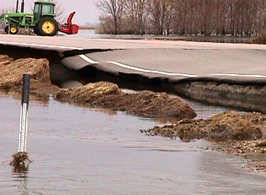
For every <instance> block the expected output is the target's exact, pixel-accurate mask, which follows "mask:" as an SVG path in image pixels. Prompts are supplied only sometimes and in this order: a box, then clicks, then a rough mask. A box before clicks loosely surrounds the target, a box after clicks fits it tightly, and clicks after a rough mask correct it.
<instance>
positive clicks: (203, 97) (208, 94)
mask: <svg viewBox="0 0 266 195" xmlns="http://www.w3.org/2000/svg"><path fill="white" fill-rule="evenodd" d="M175 90H176V91H177V92H178V93H179V94H182V95H184V96H186V97H189V98H191V99H194V100H197V101H204V102H207V103H210V104H213V105H222V106H229V107H234V108H241V109H244V110H248V111H257V112H262V113H266V98H265V96H266V85H265V84H264V85H263V84H253V85H251V84H245V85H240V84H230V83H221V82H219V83H218V82H208V81H206V82H204V81H202V82H198V81H197V82H186V83H183V84H178V85H176V86H175Z"/></svg>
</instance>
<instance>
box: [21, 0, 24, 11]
mask: <svg viewBox="0 0 266 195" xmlns="http://www.w3.org/2000/svg"><path fill="white" fill-rule="evenodd" d="M24 6H25V3H24V0H22V2H21V12H22V13H24Z"/></svg>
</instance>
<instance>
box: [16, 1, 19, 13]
mask: <svg viewBox="0 0 266 195" xmlns="http://www.w3.org/2000/svg"><path fill="white" fill-rule="evenodd" d="M18 4H19V0H17V4H16V13H18Z"/></svg>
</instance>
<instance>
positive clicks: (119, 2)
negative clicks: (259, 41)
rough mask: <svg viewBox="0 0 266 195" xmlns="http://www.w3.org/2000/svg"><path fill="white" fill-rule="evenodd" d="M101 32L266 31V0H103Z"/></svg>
mask: <svg viewBox="0 0 266 195" xmlns="http://www.w3.org/2000/svg"><path fill="white" fill-rule="evenodd" d="M98 7H99V8H100V9H101V10H102V16H101V17H100V27H99V30H100V32H102V33H112V34H120V33H122V34H123V33H129V34H146V33H148V34H178V35H202V36H222V35H231V36H238V37H251V36H259V35H261V34H263V33H265V31H266V0H100V1H99V3H98Z"/></svg>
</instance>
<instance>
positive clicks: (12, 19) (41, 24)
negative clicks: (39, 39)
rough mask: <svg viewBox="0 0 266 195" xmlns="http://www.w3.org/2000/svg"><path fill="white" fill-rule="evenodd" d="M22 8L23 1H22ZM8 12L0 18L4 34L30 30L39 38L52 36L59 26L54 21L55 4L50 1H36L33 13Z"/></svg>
mask: <svg viewBox="0 0 266 195" xmlns="http://www.w3.org/2000/svg"><path fill="white" fill-rule="evenodd" d="M23 6H24V1H23ZM21 10H22V11H21V12H10V13H6V14H3V15H2V16H1V17H0V24H2V23H5V25H6V26H5V32H6V33H9V34H17V33H18V31H19V28H31V29H33V30H34V33H35V34H37V35H41V36H54V35H56V34H57V33H58V30H59V26H58V23H57V21H56V20H55V4H54V3H53V1H52V0H38V1H36V2H35V3H34V11H33V13H30V14H28V13H24V7H23V9H21Z"/></svg>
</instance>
